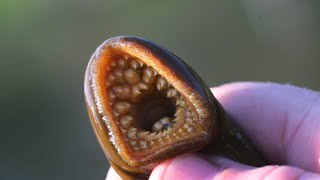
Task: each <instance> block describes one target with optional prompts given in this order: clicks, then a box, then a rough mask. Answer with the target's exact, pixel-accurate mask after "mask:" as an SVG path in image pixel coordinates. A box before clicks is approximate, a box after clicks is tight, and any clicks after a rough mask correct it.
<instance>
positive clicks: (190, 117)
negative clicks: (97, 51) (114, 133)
mask: <svg viewBox="0 0 320 180" xmlns="http://www.w3.org/2000/svg"><path fill="white" fill-rule="evenodd" d="M109 63H110V64H109V67H110V68H109V70H108V72H107V74H106V87H107V94H108V101H109V105H110V108H111V111H112V114H113V117H114V119H116V123H117V124H118V128H119V129H120V131H121V134H122V137H123V139H124V140H125V141H126V142H127V144H128V145H129V147H130V149H131V150H132V151H134V152H145V151H147V150H150V149H154V148H157V149H159V146H165V145H168V144H172V143H174V142H176V141H178V140H179V139H181V138H183V137H185V136H186V135H188V136H192V135H193V134H196V132H197V129H198V127H197V124H196V120H197V116H196V113H197V112H196V111H195V108H194V107H193V105H192V104H191V103H190V102H189V101H188V100H187V98H185V97H184V96H182V95H181V94H180V93H179V91H178V90H177V89H175V88H174V87H173V86H172V85H171V84H170V82H168V81H167V80H166V79H165V78H164V77H163V76H162V75H160V74H159V73H158V72H157V71H156V70H155V69H154V68H152V67H150V66H148V65H146V64H145V63H143V62H142V61H141V60H139V59H137V58H135V57H129V56H127V55H126V56H115V57H113V58H112V60H111V61H110V62H109Z"/></svg>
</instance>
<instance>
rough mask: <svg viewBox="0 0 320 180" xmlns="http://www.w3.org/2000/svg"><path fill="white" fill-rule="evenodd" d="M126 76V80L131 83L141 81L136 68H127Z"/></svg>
mask: <svg viewBox="0 0 320 180" xmlns="http://www.w3.org/2000/svg"><path fill="white" fill-rule="evenodd" d="M124 77H125V79H126V81H127V82H128V83H129V84H131V85H134V84H136V83H138V82H140V76H139V74H138V72H137V71H135V70H134V69H127V70H125V71H124Z"/></svg>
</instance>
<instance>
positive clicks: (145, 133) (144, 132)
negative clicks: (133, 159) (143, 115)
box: [137, 131, 150, 139]
mask: <svg viewBox="0 0 320 180" xmlns="http://www.w3.org/2000/svg"><path fill="white" fill-rule="evenodd" d="M148 135H150V132H148V131H140V132H138V133H137V136H138V137H139V138H140V139H144V138H146V137H147V136H148Z"/></svg>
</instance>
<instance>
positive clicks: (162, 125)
mask: <svg viewBox="0 0 320 180" xmlns="http://www.w3.org/2000/svg"><path fill="white" fill-rule="evenodd" d="M172 119H173V118H170V117H164V118H162V119H160V120H159V121H157V122H156V123H155V124H154V125H153V127H152V129H151V131H153V132H161V131H164V130H167V129H168V128H171V127H172V124H173V122H172Z"/></svg>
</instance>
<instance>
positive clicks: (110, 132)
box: [84, 36, 265, 179]
mask: <svg viewBox="0 0 320 180" xmlns="http://www.w3.org/2000/svg"><path fill="white" fill-rule="evenodd" d="M84 88H85V99H86V105H87V110H88V114H89V117H90V121H91V124H92V126H93V129H94V132H95V134H96V136H97V138H98V141H99V143H100V145H101V147H102V149H103V151H104V153H105V155H106V157H107V158H108V160H109V162H110V164H111V166H112V167H113V168H114V169H115V170H116V171H117V172H118V174H119V175H120V176H121V177H122V178H123V179H147V178H148V177H149V175H150V173H151V171H152V169H153V168H154V167H155V166H156V165H157V164H159V163H161V162H163V161H164V160H166V159H169V158H173V157H175V156H177V155H179V154H182V153H186V152H194V151H198V150H200V151H202V152H204V153H216V154H221V155H224V156H227V157H229V158H232V159H235V160H238V161H241V162H243V163H246V164H250V165H257V166H259V165H264V164H265V161H264V160H263V158H262V156H261V155H260V153H259V151H258V150H257V149H256V148H255V146H254V145H253V144H252V143H251V141H250V140H249V139H248V138H246V136H245V135H244V134H243V133H242V132H240V131H239V130H238V129H236V128H234V126H233V125H232V124H231V123H230V121H229V118H228V115H227V113H226V112H225V111H224V109H223V108H222V106H221V105H220V104H219V102H218V101H217V100H216V99H215V98H214V96H213V95H212V93H211V91H210V90H209V88H208V87H207V86H206V84H205V83H204V82H203V81H202V80H201V78H200V77H199V76H198V75H197V74H196V73H195V71H194V70H193V69H192V68H191V67H190V66H188V65H187V64H186V63H184V62H183V61H182V60H181V59H180V58H178V57H177V56H175V55H174V54H173V53H171V52H170V51H169V50H167V49H166V48H164V47H162V46H160V45H158V44H156V43H154V42H151V41H149V40H146V39H143V38H138V37H126V36H120V37H114V38H111V39H109V40H107V41H105V42H104V43H102V44H101V45H100V46H99V47H98V48H97V50H96V51H95V53H94V54H93V55H92V57H91V59H90V61H89V64H88V67H87V70H86V75H85V86H84Z"/></svg>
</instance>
